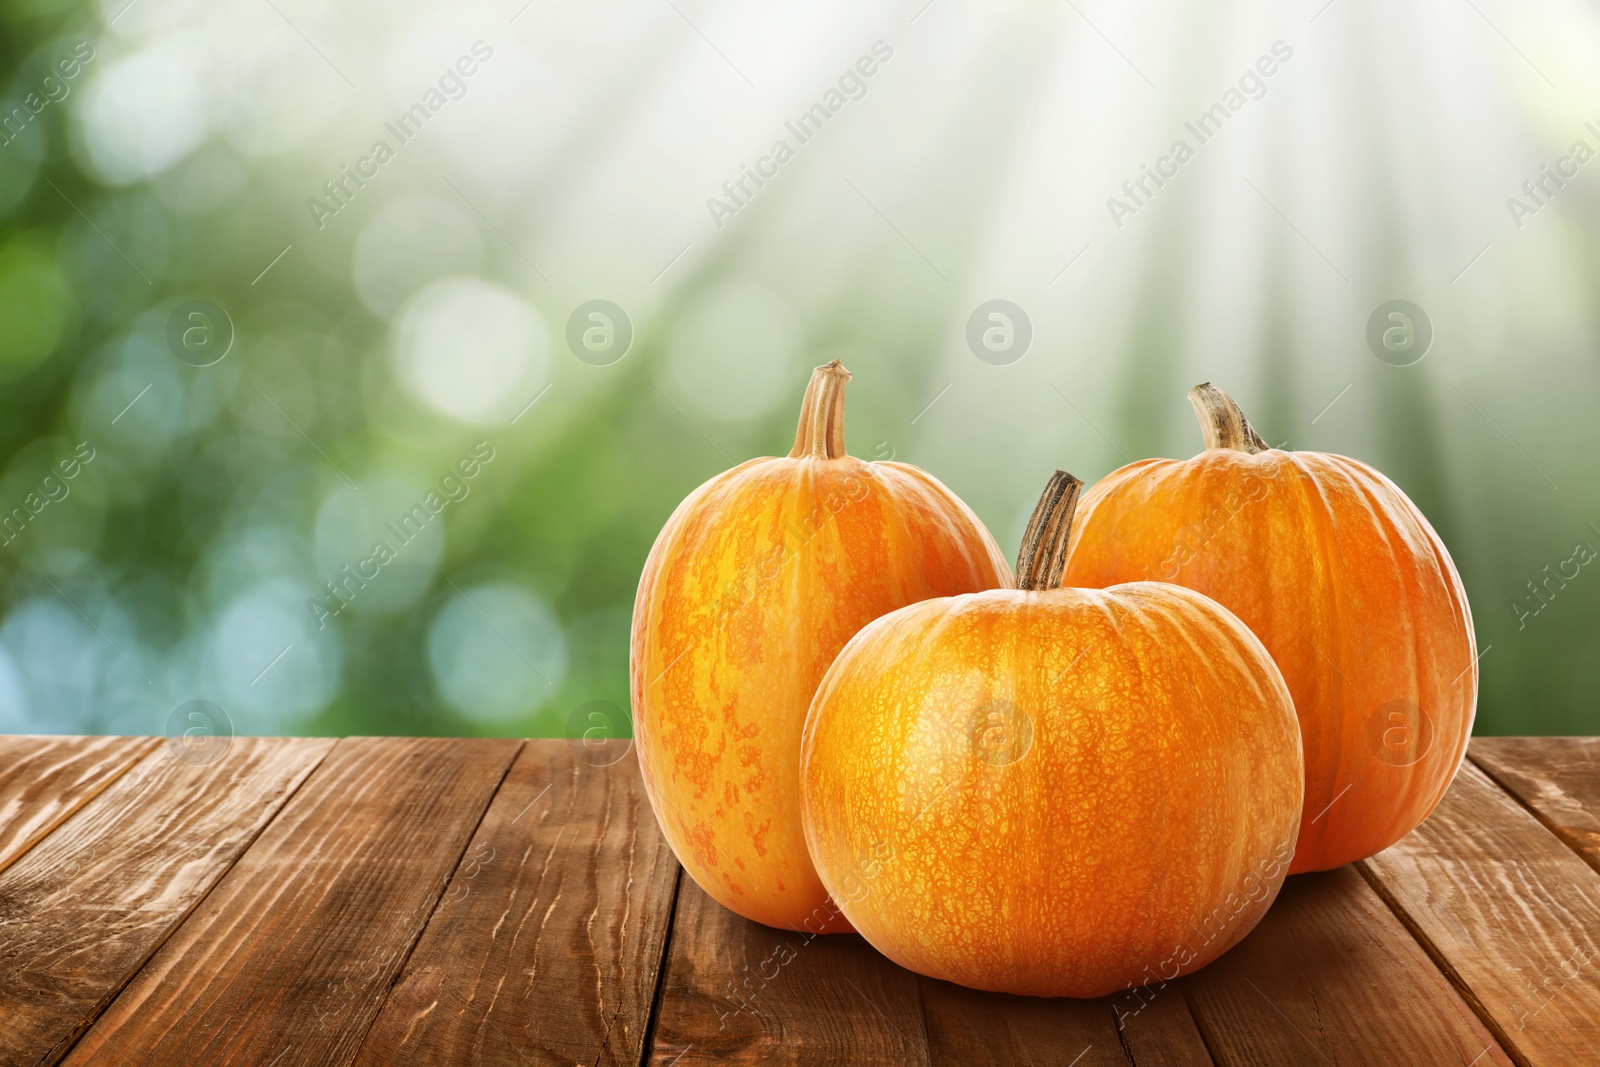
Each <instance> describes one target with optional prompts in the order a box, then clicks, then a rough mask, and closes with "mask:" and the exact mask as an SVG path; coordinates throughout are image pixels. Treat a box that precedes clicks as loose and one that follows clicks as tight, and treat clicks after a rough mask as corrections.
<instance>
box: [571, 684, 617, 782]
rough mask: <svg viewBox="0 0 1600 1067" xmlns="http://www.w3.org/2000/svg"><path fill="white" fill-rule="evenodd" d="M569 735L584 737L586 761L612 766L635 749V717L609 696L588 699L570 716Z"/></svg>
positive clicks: (584, 758)
mask: <svg viewBox="0 0 1600 1067" xmlns="http://www.w3.org/2000/svg"><path fill="white" fill-rule="evenodd" d="M567 736H568V737H571V738H582V739H583V747H582V748H581V750H580V753H581V758H582V759H583V761H584V762H585V763H587V764H589V765H590V766H591V767H609V766H611V765H612V764H613V763H616V762H617V761H618V760H620V759H622V758H623V757H624V756H626V755H627V754H628V753H629V752H631V751H633V720H632V719H630V718H629V717H628V713H627V712H626V711H623V710H622V709H621V708H619V707H617V705H615V704H613V703H612V702H611V701H609V700H586V701H584V702H583V703H582V704H579V705H578V706H577V707H576V708H574V709H573V710H572V714H571V715H569V716H568V717H567Z"/></svg>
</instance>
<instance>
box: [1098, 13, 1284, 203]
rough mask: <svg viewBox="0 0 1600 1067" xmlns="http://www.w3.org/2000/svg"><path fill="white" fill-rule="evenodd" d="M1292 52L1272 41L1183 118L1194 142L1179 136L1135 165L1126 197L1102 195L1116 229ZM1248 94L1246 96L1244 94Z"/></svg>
mask: <svg viewBox="0 0 1600 1067" xmlns="http://www.w3.org/2000/svg"><path fill="white" fill-rule="evenodd" d="M1293 56H1294V48H1293V47H1292V46H1290V45H1289V44H1288V42H1286V41H1273V42H1272V49H1271V55H1263V56H1261V57H1260V58H1259V59H1257V60H1256V61H1255V64H1254V65H1253V66H1251V67H1247V68H1246V69H1245V72H1244V73H1243V74H1241V75H1239V82H1238V85H1237V86H1229V87H1228V89H1227V90H1226V91H1224V92H1223V94H1222V99H1221V100H1219V101H1218V102H1217V103H1214V104H1212V105H1211V106H1210V107H1209V108H1207V109H1206V110H1205V111H1202V112H1201V113H1200V115H1199V116H1198V117H1197V118H1196V119H1195V120H1194V121H1193V122H1185V123H1184V124H1183V125H1184V128H1185V129H1187V130H1188V131H1189V133H1190V134H1192V135H1193V136H1194V139H1195V144H1194V145H1190V144H1189V142H1188V140H1187V139H1186V138H1183V137H1180V138H1178V139H1177V140H1176V141H1174V142H1173V143H1172V147H1171V148H1170V149H1169V150H1168V152H1167V154H1166V155H1164V156H1160V157H1158V158H1157V159H1156V162H1155V166H1154V167H1151V166H1150V165H1149V164H1148V163H1141V164H1140V165H1139V176H1138V177H1137V178H1130V179H1128V180H1127V181H1125V182H1123V183H1122V192H1123V193H1124V195H1125V196H1126V197H1127V199H1126V200H1124V199H1122V197H1117V196H1111V197H1107V198H1106V210H1107V211H1109V212H1111V221H1112V222H1114V223H1116V224H1117V229H1119V230H1120V229H1122V222H1123V219H1125V218H1127V217H1129V216H1131V215H1137V214H1138V213H1139V211H1140V210H1141V209H1142V208H1144V207H1146V206H1148V205H1149V203H1150V201H1151V200H1153V199H1155V195H1156V193H1157V192H1159V191H1160V190H1161V188H1162V187H1163V186H1165V185H1166V184H1167V182H1168V181H1170V180H1172V179H1173V178H1176V177H1177V176H1178V169H1179V168H1180V167H1182V166H1183V165H1184V164H1185V163H1187V162H1189V161H1190V160H1191V159H1193V158H1194V157H1195V153H1196V152H1197V150H1198V149H1199V147H1200V146H1201V145H1204V144H1205V143H1206V142H1208V141H1210V140H1211V139H1212V138H1213V137H1215V136H1216V135H1217V134H1218V133H1220V132H1221V131H1222V124H1223V123H1225V122H1227V121H1228V120H1229V119H1230V118H1232V117H1233V116H1234V115H1236V114H1238V113H1239V112H1240V111H1242V110H1243V109H1244V106H1245V105H1246V104H1248V103H1249V102H1250V101H1251V100H1260V99H1261V98H1262V97H1263V96H1266V95H1267V79H1268V78H1270V77H1272V76H1273V75H1274V74H1276V73H1277V72H1278V67H1279V66H1280V65H1281V64H1284V63H1287V62H1289V60H1290V58H1292V57H1293ZM1246 94H1248V96H1247V95H1246Z"/></svg>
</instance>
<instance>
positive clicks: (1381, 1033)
mask: <svg viewBox="0 0 1600 1067" xmlns="http://www.w3.org/2000/svg"><path fill="white" fill-rule="evenodd" d="M1181 985H1182V988H1183V994H1182V995H1184V996H1186V997H1187V998H1188V1000H1189V1003H1190V1005H1191V1007H1192V1008H1193V1011H1194V1013H1195V1016H1196V1017H1197V1019H1198V1020H1199V1023H1200V1027H1201V1029H1202V1031H1203V1032H1204V1033H1205V1034H1206V1035H1207V1036H1208V1038H1209V1039H1210V1042H1211V1046H1212V1049H1213V1051H1214V1052H1215V1053H1216V1054H1217V1056H1218V1058H1219V1059H1221V1060H1222V1061H1223V1062H1225V1063H1228V1064H1280V1063H1304V1064H1316V1063H1331V1064H1358V1063H1359V1064H1366V1063H1379V1062H1381V1063H1398V1064H1428V1065H1430V1067H1432V1065H1435V1064H1439V1065H1443V1064H1456V1065H1464V1064H1468V1063H1472V1064H1475V1065H1477V1067H1487V1065H1488V1064H1506V1065H1509V1064H1510V1062H1511V1061H1510V1060H1509V1059H1508V1058H1507V1057H1506V1055H1505V1053H1504V1052H1503V1051H1502V1050H1501V1049H1500V1047H1499V1045H1498V1044H1497V1043H1496V1042H1495V1040H1494V1037H1493V1035H1492V1034H1491V1033H1490V1032H1489V1031H1488V1029H1487V1028H1486V1027H1484V1025H1483V1023H1482V1022H1480V1021H1479V1019H1478V1017H1477V1016H1476V1015H1475V1014H1474V1013H1473V1010H1472V1008H1471V1006H1470V1005H1468V1004H1467V1003H1466V1002H1465V1001H1464V1000H1462V998H1461V997H1460V995H1459V994H1458V993H1457V992H1456V990H1455V989H1454V988H1453V987H1452V986H1451V985H1450V982H1449V979H1447V978H1446V977H1445V976H1444V975H1443V974H1442V973H1441V972H1440V971H1439V968H1438V967H1437V966H1435V965H1434V963H1433V961H1432V960H1430V959H1429V958H1428V955H1427V953H1426V952H1424V951H1423V949H1422V948H1421V946H1419V945H1418V944H1417V943H1416V942H1415V941H1414V940H1412V938H1411V937H1410V936H1409V935H1408V934H1407V932H1406V929H1405V927H1404V926H1403V925H1401V923H1400V922H1399V920H1397V919H1396V918H1395V917H1394V915H1393V913H1392V912H1390V910H1389V908H1388V907H1387V906H1385V904H1384V903H1383V901H1382V900H1381V899H1380V898H1379V897H1378V895H1377V894H1376V893H1375V892H1373V891H1372V889H1371V887H1369V886H1368V885H1367V884H1366V882H1365V881H1363V880H1362V878H1361V875H1360V874H1358V873H1357V872H1356V871H1355V870H1354V869H1353V868H1351V867H1349V866H1345V867H1340V868H1338V869H1336V870H1332V871H1322V872H1318V873H1315V874H1299V875H1294V876H1293V877H1291V878H1289V879H1288V880H1287V881H1286V882H1285V883H1284V887H1283V891H1282V892H1281V893H1280V894H1279V896H1278V899H1277V901H1276V902H1275V903H1274V904H1273V906H1272V910H1271V911H1269V912H1268V913H1267V916H1266V918H1265V919H1263V920H1262V921H1261V924H1260V925H1259V926H1257V927H1256V928H1255V930H1253V931H1251V933H1250V935H1249V936H1248V937H1246V938H1245V939H1244V940H1243V941H1241V942H1240V943H1239V944H1238V945H1237V946H1235V947H1234V948H1233V949H1232V950H1231V951H1229V952H1228V953H1227V954H1226V955H1224V956H1222V957H1221V958H1220V959H1218V960H1217V961H1216V962H1215V963H1212V964H1211V965H1210V966H1208V967H1206V968H1205V969H1203V970H1201V971H1199V972H1197V973H1195V974H1194V975H1192V976H1190V977H1188V978H1186V979H1184V980H1182V982H1181ZM1163 995H1170V994H1169V993H1167V991H1165V990H1163V991H1160V992H1158V993H1157V994H1156V998H1157V1000H1159V999H1160V997H1161V996H1163ZM1485 1050H1487V1051H1485Z"/></svg>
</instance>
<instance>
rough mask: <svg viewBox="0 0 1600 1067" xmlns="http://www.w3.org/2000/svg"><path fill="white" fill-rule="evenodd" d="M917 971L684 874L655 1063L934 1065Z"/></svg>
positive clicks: (684, 1066) (851, 938) (694, 1066)
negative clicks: (731, 901) (747, 911)
mask: <svg viewBox="0 0 1600 1067" xmlns="http://www.w3.org/2000/svg"><path fill="white" fill-rule="evenodd" d="M919 1000H920V997H919V992H918V988H917V977H916V975H914V974H912V973H910V972H909V971H905V970H902V969H901V968H899V967H897V966H895V965H894V964H893V963H890V962H889V960H888V959H886V958H885V957H883V956H882V955H880V954H879V953H878V952H877V951H876V950H875V949H873V948H872V946H870V945H868V944H867V942H866V941H865V940H864V939H862V938H861V937H860V936H858V935H856V934H826V935H821V936H810V935H807V934H804V933H796V932H793V931H785V930H776V929H773V928H771V927H768V926H762V925H760V924H759V923H753V922H750V921H749V920H747V919H743V918H740V917H739V916H737V915H735V914H734V913H733V912H731V911H728V910H727V909H726V908H724V907H722V905H720V904H718V903H716V902H715V901H713V900H712V899H711V898H710V897H708V896H706V894H705V892H704V891H703V890H702V889H701V888H700V887H699V886H698V885H696V884H695V883H694V880H693V879H692V878H688V877H685V878H683V879H682V882H681V884H680V887H679V890H678V909H677V915H676V918H675V920H674V924H673V931H672V943H671V945H670V946H669V947H668V950H667V974H666V977H665V979H664V980H663V987H662V993H661V1004H660V1008H659V1015H658V1018H657V1022H656V1030H655V1040H654V1042H653V1047H652V1049H651V1050H650V1062H651V1063H652V1064H654V1065H656V1067H669V1065H670V1067H698V1065H701V1064H719V1065H720V1064H762V1065H786V1067H799V1065H813V1064H815V1065H824V1064H825V1065H829V1067H835V1065H839V1064H876V1063H895V1064H901V1063H905V1064H924V1063H927V1062H928V1056H929V1052H928V1041H927V1036H926V1034H925V1033H924V1031H923V1024H922V1012H921V1008H920V1004H919Z"/></svg>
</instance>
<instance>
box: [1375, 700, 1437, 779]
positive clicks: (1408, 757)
mask: <svg viewBox="0 0 1600 1067" xmlns="http://www.w3.org/2000/svg"><path fill="white" fill-rule="evenodd" d="M1367 745H1368V746H1369V747H1370V748H1371V749H1372V754H1373V755H1374V756H1377V757H1378V758H1379V759H1380V760H1382V761H1383V762H1385V763H1387V764H1389V765H1390V766H1391V767H1409V766H1411V765H1412V764H1413V763H1416V762H1418V761H1419V760H1421V759H1422V758H1423V757H1424V756H1426V755H1427V754H1428V752H1429V750H1431V749H1432V748H1433V719H1431V718H1430V717H1429V716H1428V713H1427V712H1425V711H1423V710H1422V709H1421V708H1420V707H1418V706H1417V704H1416V703H1415V702H1413V701H1410V700H1391V701H1388V702H1387V703H1384V704H1379V705H1378V706H1377V708H1376V709H1374V710H1373V712H1372V715H1371V716H1370V717H1369V718H1368V719H1367Z"/></svg>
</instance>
